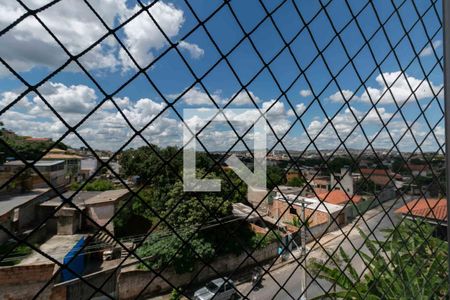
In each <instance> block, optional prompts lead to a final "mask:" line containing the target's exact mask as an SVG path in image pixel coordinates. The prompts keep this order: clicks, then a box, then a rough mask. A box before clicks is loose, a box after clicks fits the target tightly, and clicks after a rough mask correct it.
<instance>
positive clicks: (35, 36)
mask: <svg viewBox="0 0 450 300" xmlns="http://www.w3.org/2000/svg"><path fill="white" fill-rule="evenodd" d="M27 4H28V5H29V6H30V7H32V8H39V7H41V6H42V5H44V4H45V2H43V1H40V0H30V1H28V3H27ZM90 4H91V5H92V6H93V7H94V9H96V10H97V12H98V13H99V14H100V16H101V17H102V18H103V19H104V21H105V22H106V23H107V24H108V25H109V26H111V27H113V26H114V25H115V24H117V23H118V22H119V21H120V22H123V21H124V20H126V19H127V18H128V17H130V16H131V15H132V14H133V13H136V12H137V11H138V8H139V7H140V6H139V5H135V6H134V7H132V8H129V7H127V1H126V0H105V1H101V5H100V2H99V1H90ZM149 11H150V13H151V14H152V16H153V17H154V18H155V20H156V21H157V22H158V24H159V25H160V26H161V28H162V29H163V30H164V32H165V33H166V34H167V35H168V37H169V38H173V37H175V36H177V35H178V33H179V31H180V28H181V27H182V25H183V23H184V21H185V18H184V12H183V11H182V10H181V9H178V8H176V7H175V6H174V5H173V4H170V3H165V2H162V1H159V2H158V3H156V4H154V5H153V6H152V7H151V8H150V9H149ZM24 13H25V11H24V9H23V8H21V7H20V5H18V4H17V3H16V1H0V28H4V27H6V26H8V25H9V24H11V23H12V22H14V21H15V20H16V19H17V18H18V17H20V16H21V15H23V14H24ZM39 17H40V18H41V19H42V21H43V22H44V23H45V25H46V26H48V28H49V29H50V30H51V31H52V33H54V34H55V36H56V37H57V38H58V39H59V40H60V41H61V43H62V44H63V45H64V46H65V47H66V48H67V49H68V51H69V52H70V53H71V54H75V55H76V54H79V53H80V52H81V51H83V50H85V49H86V48H87V47H88V46H90V45H91V44H93V43H94V42H95V41H97V40H98V39H100V38H101V37H102V36H103V35H105V34H107V30H106V28H104V26H103V25H102V23H101V22H100V21H99V20H98V19H97V17H96V16H95V15H94V14H93V13H92V12H91V10H90V9H89V7H88V6H87V5H86V4H85V3H84V2H83V1H78V0H64V1H60V2H58V3H56V4H54V5H52V6H51V7H49V8H47V9H45V10H44V11H42V12H40V13H39ZM123 34H124V37H123V42H124V44H125V45H126V47H127V48H128V50H129V51H130V53H131V55H133V57H134V58H135V59H136V61H137V62H138V64H139V65H141V66H144V65H147V64H148V63H150V62H151V60H152V59H153V57H154V53H153V51H156V50H159V49H161V48H162V47H164V46H165V45H167V41H166V39H165V38H164V36H163V35H162V34H161V32H160V31H159V29H158V28H157V27H156V25H155V24H154V23H153V21H152V20H151V19H150V17H149V16H148V15H147V13H146V12H145V11H143V12H141V13H140V14H139V15H138V16H137V17H136V18H135V19H133V20H132V21H131V22H130V23H128V24H127V25H125V26H124V29H123ZM0 43H1V44H2V47H0V56H1V57H2V58H3V59H5V60H6V62H7V63H8V64H10V65H11V66H12V67H13V68H14V69H15V70H16V71H20V72H26V71H30V70H32V69H33V68H37V67H47V68H50V69H54V68H56V67H58V66H60V65H62V64H63V63H64V62H65V61H66V60H67V59H68V58H69V56H68V55H67V54H66V53H65V52H64V51H63V49H62V48H61V47H60V46H59V45H58V44H57V42H56V41H55V40H54V39H53V38H52V37H51V36H50V34H48V33H47V32H46V30H45V29H44V27H42V26H41V25H40V24H39V22H38V21H37V20H36V19H35V18H34V17H33V16H30V17H27V18H25V19H24V20H23V21H21V22H20V23H19V24H17V25H16V26H15V27H14V28H12V29H11V30H10V31H9V32H7V33H6V34H5V35H3V36H2V37H0ZM182 47H184V48H185V49H186V50H188V51H189V53H190V55H192V57H194V58H199V57H200V56H201V55H203V52H204V51H203V49H201V48H200V47H198V46H197V45H195V44H188V43H186V42H184V44H183V45H182ZM80 61H81V62H82V63H83V65H84V66H85V67H86V68H88V69H90V70H92V69H104V70H110V71H115V70H116V69H117V68H118V67H122V69H123V70H128V69H130V68H135V66H134V64H133V63H132V61H131V60H130V59H129V57H128V56H127V54H126V53H125V51H124V50H123V49H121V48H120V47H119V44H118V43H117V41H116V40H115V38H114V37H112V36H111V37H109V38H106V39H105V40H103V41H102V43H100V44H99V45H97V46H96V47H94V48H93V49H91V50H90V51H89V52H88V53H86V54H85V55H83V56H82V57H81V59H80ZM68 70H69V69H68ZM70 71H74V70H70ZM5 74H6V72H5V71H4V70H2V74H0V75H5Z"/></svg>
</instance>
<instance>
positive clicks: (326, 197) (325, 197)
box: [317, 189, 362, 205]
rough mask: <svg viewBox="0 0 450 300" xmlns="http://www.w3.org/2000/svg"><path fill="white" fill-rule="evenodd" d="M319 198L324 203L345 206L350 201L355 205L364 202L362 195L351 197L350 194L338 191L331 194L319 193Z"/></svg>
mask: <svg viewBox="0 0 450 300" xmlns="http://www.w3.org/2000/svg"><path fill="white" fill-rule="evenodd" d="M317 196H318V198H319V199H320V200H322V201H325V202H328V203H331V204H338V205H344V204H346V203H347V202H349V201H352V202H353V203H355V204H357V203H359V202H361V200H362V197H361V196H360V195H352V196H350V194H347V193H346V192H344V191H342V190H338V189H336V190H333V191H330V192H322V193H319V194H318V195H317Z"/></svg>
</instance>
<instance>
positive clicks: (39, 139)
mask: <svg viewBox="0 0 450 300" xmlns="http://www.w3.org/2000/svg"><path fill="white" fill-rule="evenodd" d="M25 140H26V141H29V142H47V141H50V139H49V138H38V137H27V138H26V139H25Z"/></svg>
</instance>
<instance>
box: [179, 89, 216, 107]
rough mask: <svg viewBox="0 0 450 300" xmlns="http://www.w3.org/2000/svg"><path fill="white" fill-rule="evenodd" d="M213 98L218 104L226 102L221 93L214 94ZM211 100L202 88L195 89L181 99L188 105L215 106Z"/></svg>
mask: <svg viewBox="0 0 450 300" xmlns="http://www.w3.org/2000/svg"><path fill="white" fill-rule="evenodd" d="M176 96H177V95H171V96H170V97H172V98H174V97H176ZM211 98H212V99H214V101H215V102H216V103H217V104H222V103H223V102H224V99H223V98H222V97H221V96H220V95H219V92H215V93H212V94H211ZM211 98H210V97H209V96H208V94H206V93H205V92H204V91H203V90H201V89H200V88H198V87H193V88H191V89H190V90H189V91H187V92H186V93H185V94H184V95H183V96H182V97H181V100H183V101H184V102H185V103H186V104H187V105H213V102H212V101H211Z"/></svg>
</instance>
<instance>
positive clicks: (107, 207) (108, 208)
mask: <svg viewBox="0 0 450 300" xmlns="http://www.w3.org/2000/svg"><path fill="white" fill-rule="evenodd" d="M87 211H88V215H89V216H90V217H91V218H92V219H93V220H94V221H95V222H96V223H97V224H99V225H100V226H103V225H105V224H106V223H107V222H108V221H109V220H110V219H111V217H112V216H113V215H114V212H115V204H114V203H113V202H108V203H101V204H95V205H92V206H89V207H88V208H87ZM91 226H94V225H93V224H91ZM106 229H108V230H109V231H111V232H114V223H113V222H110V223H109V224H108V226H106Z"/></svg>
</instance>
